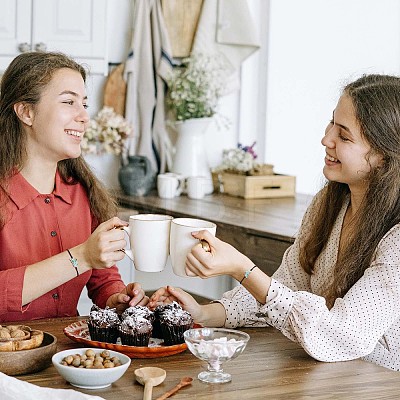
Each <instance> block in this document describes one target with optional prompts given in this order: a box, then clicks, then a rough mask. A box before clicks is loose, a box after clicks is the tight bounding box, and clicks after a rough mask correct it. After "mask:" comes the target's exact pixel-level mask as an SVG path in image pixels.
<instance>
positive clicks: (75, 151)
mask: <svg viewBox="0 0 400 400" xmlns="http://www.w3.org/2000/svg"><path fill="white" fill-rule="evenodd" d="M86 103H87V97H86V91H85V84H84V81H83V78H82V76H81V75H80V73H79V72H77V71H75V70H72V69H69V68H61V69H59V70H57V71H56V72H55V73H54V75H53V77H52V79H51V81H50V82H49V84H48V85H47V86H46V87H45V89H44V90H43V92H42V93H41V97H40V100H39V102H38V103H37V104H36V105H34V106H30V105H27V106H26V107H27V110H26V112H25V114H24V118H21V120H22V121H23V122H24V124H25V129H27V132H28V142H27V149H28V157H29V158H30V159H31V160H32V159H38V158H40V159H42V160H47V161H49V162H55V163H57V162H58V161H60V160H64V159H68V158H76V157H79V156H80V154H81V147H80V142H81V140H82V136H83V134H84V131H85V129H86V126H87V123H88V121H89V115H88V113H87V110H86V108H87V104H86Z"/></svg>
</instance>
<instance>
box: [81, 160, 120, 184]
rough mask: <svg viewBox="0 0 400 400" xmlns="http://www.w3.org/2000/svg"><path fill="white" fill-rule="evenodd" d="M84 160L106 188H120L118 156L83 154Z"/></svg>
mask: <svg viewBox="0 0 400 400" xmlns="http://www.w3.org/2000/svg"><path fill="white" fill-rule="evenodd" d="M84 158H85V161H86V162H87V163H88V164H89V166H90V168H91V170H92V171H93V173H94V174H95V175H96V177H97V178H98V179H99V180H100V181H101V182H102V183H103V184H104V185H105V186H106V188H107V189H112V190H117V189H120V186H119V181H118V172H119V169H120V167H121V161H120V157H119V156H116V155H115V154H108V153H106V154H100V155H99V154H85V155H84Z"/></svg>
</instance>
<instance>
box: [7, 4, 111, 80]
mask: <svg viewBox="0 0 400 400" xmlns="http://www.w3.org/2000/svg"><path fill="white" fill-rule="evenodd" d="M1 3H2V4H1V12H0V71H1V70H4V69H5V68H6V67H7V65H8V64H9V63H10V62H11V60H12V59H13V58H14V57H15V56H17V55H18V54H20V53H21V52H25V51H35V50H36V51H61V52H63V53H65V54H68V55H70V56H72V57H73V58H74V59H76V60H77V61H78V62H79V63H82V64H87V65H88V66H89V68H90V72H91V73H92V74H104V75H105V74H107V71H108V65H107V64H108V57H107V41H106V35H107V29H106V27H107V0H2V1H1Z"/></svg>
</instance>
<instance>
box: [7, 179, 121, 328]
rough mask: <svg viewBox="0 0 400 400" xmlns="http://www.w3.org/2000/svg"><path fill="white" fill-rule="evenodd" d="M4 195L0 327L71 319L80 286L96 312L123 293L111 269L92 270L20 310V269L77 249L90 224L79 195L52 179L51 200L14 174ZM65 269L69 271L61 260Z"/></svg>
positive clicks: (90, 217)
mask: <svg viewBox="0 0 400 400" xmlns="http://www.w3.org/2000/svg"><path fill="white" fill-rule="evenodd" d="M9 193H10V201H9V202H8V205H7V210H8V215H9V217H8V219H7V222H6V224H5V226H4V227H3V229H1V230H0V322H5V321H18V320H31V319H39V318H50V317H63V316H74V315H76V312H77V304H78V300H79V296H80V294H81V292H82V289H83V288H84V287H85V285H86V286H87V289H88V294H89V297H90V298H91V299H92V300H93V302H95V303H96V304H97V305H99V306H100V307H105V303H106V301H107V299H108V297H109V296H110V295H111V294H114V293H117V292H120V291H121V290H122V289H123V288H124V287H125V285H124V283H123V282H122V280H121V276H120V274H119V273H118V269H117V267H116V266H114V267H112V268H108V269H101V270H95V269H93V270H91V271H88V272H85V273H83V274H81V275H79V276H77V277H75V278H73V279H71V280H70V281H68V282H66V283H65V284H63V285H61V286H59V287H56V288H54V289H53V290H51V291H50V292H48V293H46V294H44V295H43V296H41V297H39V298H38V299H36V300H34V301H32V302H31V303H29V304H27V305H25V306H23V307H22V285H23V280H24V274H25V269H26V267H27V266H28V265H30V264H33V263H35V262H38V261H41V260H44V259H47V258H49V257H51V256H53V255H55V254H58V253H60V252H62V251H65V250H66V249H69V248H71V247H74V246H76V245H78V244H80V243H83V242H84V241H85V240H86V239H87V238H88V237H89V236H90V234H91V233H92V232H93V230H94V229H95V228H96V222H95V219H94V218H93V215H92V214H91V212H90V208H89V200H88V197H87V195H86V192H85V189H84V188H83V187H82V186H81V185H80V184H76V185H67V184H65V183H64V182H63V181H62V179H61V178H60V176H59V175H58V173H57V174H56V184H55V190H54V192H53V193H51V194H40V193H39V192H38V191H37V190H36V189H35V188H34V187H32V186H31V185H30V184H29V183H28V182H27V181H26V180H25V179H24V177H23V176H22V175H21V174H19V173H18V174H16V175H15V176H14V177H13V178H12V179H11V182H10V186H9ZM3 211H4V210H3ZM65 268H73V267H72V265H71V263H70V262H69V260H68V259H67V258H66V260H65ZM43 279H46V277H45V276H44V277H43Z"/></svg>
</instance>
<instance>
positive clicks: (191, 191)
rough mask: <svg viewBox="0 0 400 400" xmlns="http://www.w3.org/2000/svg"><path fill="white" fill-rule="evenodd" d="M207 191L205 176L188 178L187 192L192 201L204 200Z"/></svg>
mask: <svg viewBox="0 0 400 400" xmlns="http://www.w3.org/2000/svg"><path fill="white" fill-rule="evenodd" d="M206 191H207V178H206V177H205V176H189V177H188V178H186V192H187V195H188V197H189V198H191V199H202V198H203V197H204V196H205V194H206Z"/></svg>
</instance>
